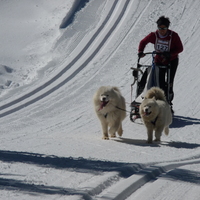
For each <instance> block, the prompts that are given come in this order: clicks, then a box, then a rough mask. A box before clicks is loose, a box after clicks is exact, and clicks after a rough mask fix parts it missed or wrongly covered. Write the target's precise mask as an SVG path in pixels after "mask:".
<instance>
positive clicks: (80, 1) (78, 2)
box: [60, 0, 90, 29]
mask: <svg viewBox="0 0 200 200" xmlns="http://www.w3.org/2000/svg"><path fill="white" fill-rule="evenodd" d="M89 1H90V0H75V2H74V3H73V5H72V8H71V9H70V11H69V12H68V13H67V15H66V16H65V18H64V19H63V21H62V23H61V25H60V28H61V29H62V28H66V27H67V26H69V25H70V24H71V23H72V22H73V21H74V18H75V15H76V13H77V12H78V11H80V10H81V9H82V8H84V7H85V5H86V3H88V2H89Z"/></svg>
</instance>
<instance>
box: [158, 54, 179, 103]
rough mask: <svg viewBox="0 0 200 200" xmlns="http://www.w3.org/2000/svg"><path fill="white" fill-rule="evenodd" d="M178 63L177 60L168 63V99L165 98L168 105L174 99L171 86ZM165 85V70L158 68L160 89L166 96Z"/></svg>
mask: <svg viewBox="0 0 200 200" xmlns="http://www.w3.org/2000/svg"><path fill="white" fill-rule="evenodd" d="M178 61H179V59H178V58H176V59H174V60H172V61H170V65H169V67H170V77H169V97H167V98H168V100H169V103H171V102H172V100H173V98H174V92H173V85H174V77H175V74H176V70H177V67H178ZM158 65H159V64H158ZM166 83H167V69H166V68H160V69H159V84H160V88H162V89H163V90H164V91H165V94H166V96H167V94H168V92H167V84H166ZM171 104H172V103H171Z"/></svg>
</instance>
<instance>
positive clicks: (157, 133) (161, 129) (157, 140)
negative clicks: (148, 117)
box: [154, 127, 163, 142]
mask: <svg viewBox="0 0 200 200" xmlns="http://www.w3.org/2000/svg"><path fill="white" fill-rule="evenodd" d="M162 132H163V127H158V128H156V129H155V138H156V139H155V140H154V141H156V142H160V137H161V135H162Z"/></svg>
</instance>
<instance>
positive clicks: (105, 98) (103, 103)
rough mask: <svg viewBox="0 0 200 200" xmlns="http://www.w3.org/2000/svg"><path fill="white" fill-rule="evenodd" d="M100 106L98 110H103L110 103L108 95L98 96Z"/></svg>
mask: <svg viewBox="0 0 200 200" xmlns="http://www.w3.org/2000/svg"><path fill="white" fill-rule="evenodd" d="M100 101H101V106H100V108H101V109H103V108H104V107H105V106H106V105H107V104H108V103H109V101H110V95H109V93H106V92H105V93H103V94H101V95H100Z"/></svg>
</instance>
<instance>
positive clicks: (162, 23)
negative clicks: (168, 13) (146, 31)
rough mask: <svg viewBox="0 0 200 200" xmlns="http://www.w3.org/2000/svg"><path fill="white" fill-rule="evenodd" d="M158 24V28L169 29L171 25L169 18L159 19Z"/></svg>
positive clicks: (162, 17)
mask: <svg viewBox="0 0 200 200" xmlns="http://www.w3.org/2000/svg"><path fill="white" fill-rule="evenodd" d="M156 23H157V26H161V25H165V26H166V27H167V28H168V27H169V25H170V21H169V18H168V17H165V16H161V17H159V19H158V20H157V22H156Z"/></svg>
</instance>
